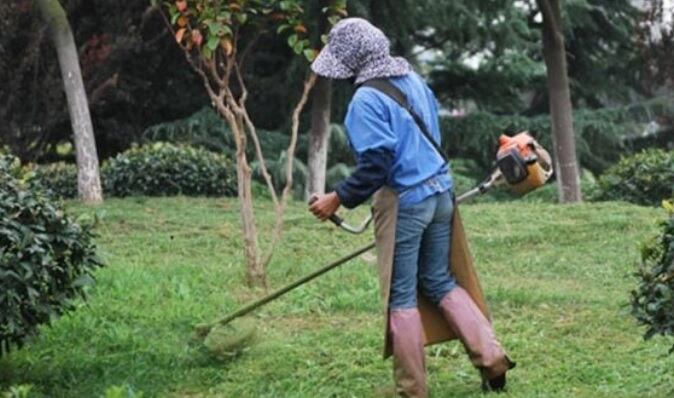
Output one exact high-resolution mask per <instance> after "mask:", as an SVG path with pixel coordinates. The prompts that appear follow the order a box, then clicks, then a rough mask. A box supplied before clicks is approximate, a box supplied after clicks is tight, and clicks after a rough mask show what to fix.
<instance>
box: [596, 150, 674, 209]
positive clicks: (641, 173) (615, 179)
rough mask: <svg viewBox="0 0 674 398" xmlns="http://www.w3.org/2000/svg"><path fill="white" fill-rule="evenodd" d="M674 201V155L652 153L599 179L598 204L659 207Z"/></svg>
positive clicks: (627, 161) (632, 158)
mask: <svg viewBox="0 0 674 398" xmlns="http://www.w3.org/2000/svg"><path fill="white" fill-rule="evenodd" d="M673 197H674V151H664V150H661V149H649V150H645V151H643V152H640V153H638V154H636V155H632V156H628V157H624V158H623V159H622V160H621V161H620V162H619V163H618V164H616V165H615V166H613V167H611V168H610V169H608V170H607V171H606V172H605V173H604V174H603V175H602V176H601V177H600V178H599V187H598V193H597V195H596V196H595V199H596V200H624V201H628V202H632V203H636V204H641V205H658V204H660V203H661V202H662V200H663V199H670V198H673Z"/></svg>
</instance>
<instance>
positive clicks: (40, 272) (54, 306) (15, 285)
mask: <svg viewBox="0 0 674 398" xmlns="http://www.w3.org/2000/svg"><path fill="white" fill-rule="evenodd" d="M17 167H18V161H16V159H15V158H13V157H12V156H9V155H0V355H2V354H5V353H7V352H8V351H9V350H10V349H11V348H13V347H15V346H21V344H22V343H23V342H24V341H25V339H26V338H27V337H28V336H30V335H32V334H34V333H35V332H36V331H37V327H38V326H39V325H41V324H46V323H49V322H50V321H51V320H52V319H54V318H55V317H57V316H59V315H61V314H63V313H64V312H65V311H67V310H69V309H72V308H73V299H74V298H76V297H78V296H83V295H84V288H85V287H86V286H88V285H91V284H92V283H93V276H92V274H93V272H94V271H95V270H96V269H97V268H98V267H100V266H101V262H100V261H99V259H98V258H97V257H96V253H95V251H96V247H95V245H94V243H93V234H92V231H91V227H90V226H87V225H79V224H78V223H76V222H74V221H73V220H72V218H70V217H68V216H67V215H66V214H65V213H64V211H63V210H62V209H61V208H59V206H58V204H56V203H55V202H53V201H52V199H51V198H50V197H49V195H46V194H45V192H44V191H43V189H42V187H41V186H40V185H39V184H38V183H36V181H35V180H33V181H32V182H30V183H26V182H22V181H20V180H19V179H18V178H17V175H18V169H17Z"/></svg>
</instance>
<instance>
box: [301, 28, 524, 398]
mask: <svg viewBox="0 0 674 398" xmlns="http://www.w3.org/2000/svg"><path fill="white" fill-rule="evenodd" d="M312 69H313V71H314V72H315V73H316V74H318V75H320V76H324V77H327V78H332V79H349V78H355V83H356V84H357V85H360V87H359V88H358V90H357V91H356V94H355V95H354V97H353V99H352V100H351V103H350V104H349V109H348V113H347V116H346V121H345V124H346V127H347V131H348V135H349V140H350V143H351V146H352V149H353V150H354V152H355V153H356V157H357V166H356V169H355V171H354V172H353V174H352V175H351V176H350V177H349V178H348V179H346V180H345V181H343V182H341V183H340V184H339V185H338V186H337V187H336V189H335V191H334V192H330V193H327V194H322V195H314V198H313V202H312V204H311V207H310V210H311V211H312V212H313V213H314V214H315V215H316V216H317V217H318V218H320V219H322V220H325V219H327V218H329V217H330V216H331V215H333V214H334V213H335V212H336V211H337V209H338V208H339V206H340V205H344V206H345V207H347V208H353V207H356V206H358V205H359V204H361V203H363V202H364V201H365V200H367V199H368V198H369V197H370V196H372V195H373V194H375V192H376V194H375V198H374V212H375V235H376V238H377V249H378V262H379V271H380V282H381V283H380V285H381V287H382V297H383V299H384V300H385V301H384V302H385V303H387V304H388V305H387V325H386V326H387V335H386V341H387V344H386V351H385V355H386V354H392V355H393V365H394V379H395V382H396V391H397V392H398V393H399V394H401V395H403V396H408V397H425V396H426V395H427V388H426V376H425V364H424V363H425V360H424V345H425V344H432V343H434V342H438V341H444V340H448V339H450V338H454V337H456V338H459V339H460V340H461V342H462V343H463V345H464V346H465V348H466V351H467V352H468V355H469V357H470V359H471V361H472V363H473V365H475V366H476V367H477V368H478V369H479V370H480V373H481V375H482V380H483V388H485V389H486V390H497V391H500V390H502V389H503V388H504V387H505V382H506V371H507V370H509V369H510V368H512V367H513V366H514V363H512V362H511V361H510V360H509V359H508V357H507V356H506V354H505V352H504V350H503V348H502V347H501V345H500V344H499V342H498V340H497V339H496V337H495V335H494V332H493V329H492V326H491V324H490V322H489V320H488V319H487V317H486V316H485V313H486V306H485V305H484V302H483V301H482V300H483V299H482V296H481V294H482V293H481V290H479V284H477V278H476V276H475V275H474V274H470V273H467V274H466V273H465V272H463V271H461V278H463V279H464V280H466V281H467V282H466V283H461V282H462V280H461V279H460V278H459V272H456V274H457V278H455V275H454V273H453V272H451V271H450V269H454V270H459V269H458V268H457V267H456V264H454V267H453V268H450V264H449V262H450V256H452V258H454V257H455V255H460V254H461V253H458V251H463V253H464V254H465V253H467V250H466V247H461V244H463V245H464V246H465V241H461V240H460V239H463V230H462V229H461V228H462V227H461V226H460V220H459V219H458V217H457V215H455V211H454V203H453V202H454V200H453V199H454V195H453V184H452V178H451V175H450V174H449V166H448V164H447V162H446V161H445V159H444V155H442V154H441V151H440V150H439V147H438V144H439V142H440V131H439V126H438V114H437V112H438V110H437V101H436V99H435V96H434V95H433V92H432V91H431V90H430V88H429V87H428V86H427V85H426V83H425V82H424V81H423V80H422V78H421V77H419V75H417V74H416V73H414V72H413V71H412V69H411V67H410V65H409V64H408V62H407V61H406V60H404V59H402V58H397V57H391V56H390V55H389V41H388V39H387V38H386V36H385V35H384V34H383V33H382V32H381V31H380V30H379V29H377V28H376V27H374V26H373V25H371V24H370V23H369V22H367V21H366V20H363V19H359V18H348V19H344V20H342V21H341V22H339V23H338V24H337V25H335V26H334V27H333V29H332V30H331V31H330V34H329V36H328V44H327V46H326V47H325V48H324V49H323V51H322V52H321V53H320V55H319V56H318V58H317V59H316V60H315V61H314V63H313V64H312ZM373 82H378V83H377V84H374V83H373ZM382 84H383V86H384V88H383V89H382V88H381V85H382ZM391 84H392V86H391ZM387 87H388V93H387V91H386V90H387ZM391 91H392V92H398V93H399V94H402V97H403V98H404V99H403V100H402V101H405V100H406V102H401V101H398V100H396V99H395V97H394V96H393V95H391ZM424 130H425V133H424ZM432 141H435V142H436V143H434V142H432ZM452 226H454V227H452ZM457 226H458V227H457ZM457 228H459V231H457ZM452 235H456V236H452ZM457 237H458V238H459V243H458V244H457V243H456V242H457ZM457 245H458V246H457ZM455 247H456V250H457V253H450V251H454V250H455ZM470 270H472V265H471V266H470ZM464 274H465V275H464ZM466 275H467V276H466ZM471 277H472V279H470V278H471ZM457 279H458V283H457ZM471 283H472V285H471ZM462 284H464V285H471V286H472V290H473V291H474V292H475V293H473V294H472V295H471V294H470V292H469V291H468V290H469V287H468V286H464V287H465V288H466V289H464V287H462V286H461V285H462ZM472 296H473V297H475V296H476V297H478V298H479V299H480V301H479V302H478V303H476V301H475V300H474V298H473V297H472ZM478 304H480V305H481V307H482V308H481V307H480V306H479V305H478ZM422 321H423V324H422Z"/></svg>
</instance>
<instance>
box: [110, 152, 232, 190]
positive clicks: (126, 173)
mask: <svg viewBox="0 0 674 398" xmlns="http://www.w3.org/2000/svg"><path fill="white" fill-rule="evenodd" d="M102 174H103V177H102V179H103V182H104V186H105V188H104V189H105V191H106V192H107V194H108V195H111V196H119V197H124V196H129V195H147V196H169V195H188V196H200V195H206V196H222V195H224V196H234V195H236V192H237V187H236V170H235V168H234V166H233V164H232V162H231V161H230V160H229V159H228V158H226V157H225V156H223V155H219V154H216V153H213V152H210V151H207V150H205V149H202V148H194V147H190V146H186V145H178V146H176V145H172V144H167V143H161V142H158V143H154V144H148V145H144V146H141V147H134V148H131V149H129V150H127V151H126V152H123V153H121V154H119V155H117V156H116V157H114V158H112V159H110V160H109V161H108V162H107V163H106V164H105V165H104V166H103V169H102Z"/></svg>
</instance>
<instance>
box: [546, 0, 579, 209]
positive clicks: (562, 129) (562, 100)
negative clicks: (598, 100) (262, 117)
mask: <svg viewBox="0 0 674 398" xmlns="http://www.w3.org/2000/svg"><path fill="white" fill-rule="evenodd" d="M536 1H537V3H538V7H539V9H540V11H541V13H542V14H543V57H544V58H545V65H546V67H547V74H548V93H549V97H550V116H551V118H552V143H553V151H554V154H555V165H556V171H557V187H558V192H559V201H560V202H562V203H570V202H580V201H581V200H582V194H581V191H580V178H579V167H578V161H577V159H576V141H575V136H574V133H573V109H572V106H571V92H570V89H569V77H568V71H567V64H566V50H565V47H564V35H563V33H562V17H561V15H562V12H561V5H560V0H536Z"/></svg>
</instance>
